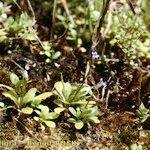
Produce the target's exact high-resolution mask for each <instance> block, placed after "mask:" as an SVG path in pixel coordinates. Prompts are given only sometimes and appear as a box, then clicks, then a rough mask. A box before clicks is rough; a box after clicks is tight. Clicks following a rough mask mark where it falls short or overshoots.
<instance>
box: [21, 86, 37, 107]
mask: <svg viewBox="0 0 150 150" xmlns="http://www.w3.org/2000/svg"><path fill="white" fill-rule="evenodd" d="M36 92H37V89H36V88H31V89H30V90H29V91H28V92H27V93H26V94H25V96H24V97H23V102H22V103H23V104H24V105H25V104H27V103H29V102H31V101H32V100H33V98H34V97H35V94H36Z"/></svg>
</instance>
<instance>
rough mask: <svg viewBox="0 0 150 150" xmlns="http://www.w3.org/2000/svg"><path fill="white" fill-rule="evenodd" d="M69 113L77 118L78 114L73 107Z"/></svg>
mask: <svg viewBox="0 0 150 150" xmlns="http://www.w3.org/2000/svg"><path fill="white" fill-rule="evenodd" d="M69 111H70V112H71V113H72V115H74V116H75V117H76V116H77V112H76V110H75V109H74V108H73V107H69Z"/></svg>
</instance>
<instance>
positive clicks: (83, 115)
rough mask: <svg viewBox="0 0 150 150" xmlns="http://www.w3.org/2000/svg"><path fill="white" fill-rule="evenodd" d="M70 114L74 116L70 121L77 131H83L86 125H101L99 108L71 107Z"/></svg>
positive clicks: (87, 106) (88, 106)
mask: <svg viewBox="0 0 150 150" xmlns="http://www.w3.org/2000/svg"><path fill="white" fill-rule="evenodd" d="M69 111H70V113H71V114H72V115H73V117H72V118H69V119H68V121H69V122H71V123H74V126H75V128H76V129H81V128H83V126H84V125H85V124H87V123H88V124H89V123H99V122H100V121H99V120H98V117H97V115H98V114H99V111H98V108H97V106H94V107H92V106H91V105H86V106H81V107H77V108H76V109H74V108H73V107H69Z"/></svg>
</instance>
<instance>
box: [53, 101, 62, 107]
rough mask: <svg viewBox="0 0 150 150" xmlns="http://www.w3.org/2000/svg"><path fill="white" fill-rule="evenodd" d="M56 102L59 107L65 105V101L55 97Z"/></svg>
mask: <svg viewBox="0 0 150 150" xmlns="http://www.w3.org/2000/svg"><path fill="white" fill-rule="evenodd" d="M54 103H55V104H56V105H58V106H59V107H63V103H62V102H61V100H60V99H55V100H54Z"/></svg>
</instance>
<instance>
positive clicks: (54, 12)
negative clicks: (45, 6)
mask: <svg viewBox="0 0 150 150" xmlns="http://www.w3.org/2000/svg"><path fill="white" fill-rule="evenodd" d="M56 6H57V0H54V3H53V14H52V26H51V32H50V40H52V39H53V38H54V28H55V14H56Z"/></svg>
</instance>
